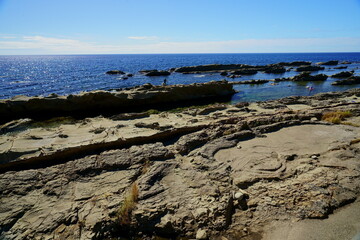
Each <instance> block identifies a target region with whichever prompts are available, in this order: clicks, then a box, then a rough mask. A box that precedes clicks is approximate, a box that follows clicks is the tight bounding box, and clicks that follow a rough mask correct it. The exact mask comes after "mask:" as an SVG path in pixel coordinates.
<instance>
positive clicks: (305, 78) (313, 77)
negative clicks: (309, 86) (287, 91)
mask: <svg viewBox="0 0 360 240" xmlns="http://www.w3.org/2000/svg"><path fill="white" fill-rule="evenodd" d="M327 78H328V76H327V75H325V74H318V75H310V72H303V73H300V74H299V75H296V76H294V77H292V78H291V79H292V80H293V81H325V80H326V79H327Z"/></svg>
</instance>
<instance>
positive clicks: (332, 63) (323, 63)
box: [316, 60, 339, 65]
mask: <svg viewBox="0 0 360 240" xmlns="http://www.w3.org/2000/svg"><path fill="white" fill-rule="evenodd" d="M338 63H339V61H335V60H331V61H327V62H318V63H316V64H317V65H338Z"/></svg>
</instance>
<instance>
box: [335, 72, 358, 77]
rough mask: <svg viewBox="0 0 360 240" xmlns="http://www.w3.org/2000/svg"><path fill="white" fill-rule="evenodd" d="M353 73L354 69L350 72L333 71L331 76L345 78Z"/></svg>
mask: <svg viewBox="0 0 360 240" xmlns="http://www.w3.org/2000/svg"><path fill="white" fill-rule="evenodd" d="M353 74H354V71H351V72H339V73H335V74H333V75H331V77H333V78H347V77H351V76H352V75H353Z"/></svg>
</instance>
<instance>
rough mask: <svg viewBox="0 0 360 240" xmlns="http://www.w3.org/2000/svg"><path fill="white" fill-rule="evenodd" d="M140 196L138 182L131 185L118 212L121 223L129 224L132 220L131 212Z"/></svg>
mask: <svg viewBox="0 0 360 240" xmlns="http://www.w3.org/2000/svg"><path fill="white" fill-rule="evenodd" d="M138 197H139V188H138V186H137V183H133V184H132V185H131V188H130V190H129V191H128V193H127V194H126V196H125V198H124V200H123V202H122V203H121V206H120V208H119V210H118V212H117V219H118V221H119V224H120V225H129V224H130V222H131V213H132V211H133V210H134V209H135V206H136V203H137V201H138Z"/></svg>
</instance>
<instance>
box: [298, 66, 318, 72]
mask: <svg viewBox="0 0 360 240" xmlns="http://www.w3.org/2000/svg"><path fill="white" fill-rule="evenodd" d="M324 69H325V68H324V67H320V66H310V65H309V66H301V67H298V68H297V69H296V71H297V72H313V71H320V70H324Z"/></svg>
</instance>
